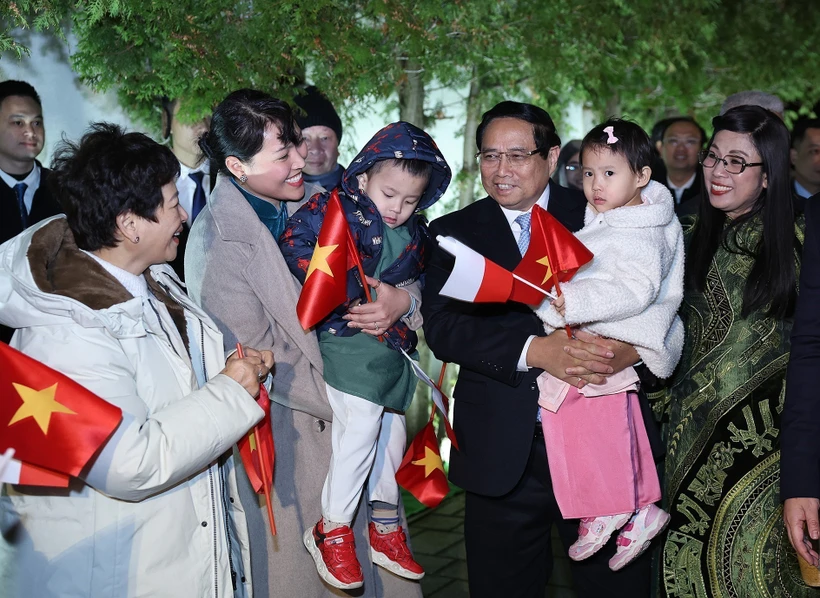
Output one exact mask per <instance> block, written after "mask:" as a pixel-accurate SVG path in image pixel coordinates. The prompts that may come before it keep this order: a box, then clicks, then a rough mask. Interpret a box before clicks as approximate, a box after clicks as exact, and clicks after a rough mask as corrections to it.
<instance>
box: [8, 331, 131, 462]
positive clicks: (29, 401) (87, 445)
mask: <svg viewBox="0 0 820 598" xmlns="http://www.w3.org/2000/svg"><path fill="white" fill-rule="evenodd" d="M55 350H56V348H55ZM120 420H122V411H121V410H120V409H119V408H118V407H115V406H114V405H112V404H111V403H109V402H107V401H105V400H103V399H101V398H100V397H98V396H97V395H95V394H94V393H92V392H90V391H89V390H87V389H86V388H85V387H83V386H82V385H80V384H78V383H77V382H75V381H74V380H72V379H71V378H69V377H67V376H64V375H63V374H61V373H59V372H57V371H56V370H53V369H51V368H50V367H48V366H46V365H45V364H43V363H40V362H39V361H37V360H36V359H32V358H31V357H29V356H28V355H25V354H23V353H21V352H20V351H17V350H16V349H13V348H11V347H10V346H8V345H6V344H4V343H0V452H2V451H5V450H6V449H8V448H13V449H14V450H15V459H17V460H19V461H22V462H23V463H26V464H30V465H36V466H40V467H44V468H46V469H49V470H52V471H53V472H57V473H61V474H67V475H71V476H77V475H79V473H80V471H81V470H82V469H83V468H84V467H85V465H86V463H88V461H89V459H91V457H92V456H93V455H94V454H95V453H96V452H97V450H98V449H99V448H100V447H101V446H102V445H103V444H104V443H105V442H106V440H108V438H109V437H110V436H111V434H112V433H113V432H114V430H115V429H116V428H117V426H118V425H119V423H120Z"/></svg>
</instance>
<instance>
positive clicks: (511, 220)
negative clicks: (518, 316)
mask: <svg viewBox="0 0 820 598" xmlns="http://www.w3.org/2000/svg"><path fill="white" fill-rule="evenodd" d="M549 202H550V186H549V183H547V187H546V188H545V189H544V192H543V193H542V194H541V197H539V198H538V201H536V202H535V203H536V204H538V205H539V206H540V207H542V208H543V209H545V210H546V209H547V206H548V205H549ZM499 207H500V208H501V211H502V212H503V213H504V217H505V218H506V219H507V223H508V224H509V225H510V230H512V234H513V237H515V242H516V243H518V239H519V238H521V225H520V224H518V223H517V222H516V221H515V219H516V218H518V217H519V216H520V215H521V214H526V213H527V212H530V211H532V208H530V209H529V210H524V211H523V212H522V211H520V210H510V209H509V208H505V207H504V206H501V205H500V206H499ZM534 338H535V335H534V334H533V335H531V336H530V338H528V339H527V342H526V343H524V348H523V349H522V350H521V356H520V357H519V358H518V367H517V368H516V369H517V370H518V371H519V372H526V371H527V370H528V369H530V367H529V366H528V365H527V351H528V350H529V348H530V343H532V339H534Z"/></svg>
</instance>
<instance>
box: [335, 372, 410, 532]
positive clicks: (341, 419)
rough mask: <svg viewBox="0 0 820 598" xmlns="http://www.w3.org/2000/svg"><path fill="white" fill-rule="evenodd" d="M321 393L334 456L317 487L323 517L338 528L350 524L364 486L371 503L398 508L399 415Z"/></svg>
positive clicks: (403, 435) (402, 440)
mask: <svg viewBox="0 0 820 598" xmlns="http://www.w3.org/2000/svg"><path fill="white" fill-rule="evenodd" d="M325 387H326V388H327V398H328V401H329V402H330V408H331V409H332V410H333V426H332V435H331V446H332V448H333V454H332V455H331V457H330V469H329V470H328V472H327V478H325V485H324V486H323V487H322V516H323V517H325V518H326V519H328V520H330V521H334V522H337V523H349V522H351V521H353V515H354V514H355V513H356V507H357V506H358V504H359V501H360V499H361V496H362V490H363V489H364V485H365V483H367V485H368V498H369V501H370V502H373V501H381V502H386V503H389V504H392V505H397V504H398V503H399V487H398V484H396V470H397V469H398V468H399V465H400V464H401V460H402V458H403V457H404V450H405V446H406V444H407V424H406V422H405V418H404V415H402V414H399V413H393V412H391V411H385V410H384V407H382V406H381V405H376V404H375V403H371V402H370V401H367V400H365V399H362V398H361V397H357V396H354V395H351V394H347V393H345V392H342V391H340V390H337V389H335V388H333V387H331V386H329V385H327V384H325ZM368 476H369V479H368Z"/></svg>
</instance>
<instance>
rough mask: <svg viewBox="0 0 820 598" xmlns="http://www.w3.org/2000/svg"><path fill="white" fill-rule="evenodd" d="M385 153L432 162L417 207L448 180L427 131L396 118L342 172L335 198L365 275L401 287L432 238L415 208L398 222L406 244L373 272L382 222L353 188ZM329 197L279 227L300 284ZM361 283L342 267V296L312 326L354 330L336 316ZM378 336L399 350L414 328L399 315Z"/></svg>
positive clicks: (356, 296) (407, 346)
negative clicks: (394, 257)
mask: <svg viewBox="0 0 820 598" xmlns="http://www.w3.org/2000/svg"><path fill="white" fill-rule="evenodd" d="M390 158H398V159H416V160H424V161H425V162H429V163H430V164H431V165H432V166H433V171H432V174H431V176H430V182H429V183H428V184H427V188H426V189H425V191H424V194H423V195H422V197H421V199H420V200H419V205H418V210H419V211H420V210H424V209H426V208H428V207H430V206H431V205H433V204H434V203H435V202H436V201H438V200H439V198H440V197H441V196H442V195H443V194H444V191H445V190H446V189H447V185H449V184H450V178H451V174H450V167H449V166H448V165H447V162H446V161H445V160H444V156H442V155H441V152H440V151H439V149H438V147H436V144H435V142H434V141H433V139H432V138H431V137H430V136H429V135H428V134H427V133H425V132H424V131H422V130H421V129H419V128H418V127H416V126H414V125H411V124H410V123H406V122H397V123H392V124H390V125H387V126H386V127H384V128H383V129H382V130H380V131H379V132H378V133H376V135H375V136H374V137H373V138H372V139H371V140H370V141H369V142H368V143H367V145H366V146H365V147H364V149H363V150H362V151H361V152H359V155H358V156H356V158H355V159H354V160H353V162H351V163H350V166H348V167H347V169H346V170H345V172H344V174H343V175H342V183H341V185H340V187H339V200H340V201H341V204H342V209H343V210H344V212H345V215H346V216H347V222H348V224H349V225H350V231H351V233H352V235H353V240H354V242H355V243H356V247H357V249H358V251H359V255H360V256H361V260H362V266H363V268H364V271H365V274H367V275H368V276H373V277H375V278H379V279H380V280H382V281H383V282H386V283H387V284H390V285H393V286H395V287H403V286H406V285H408V284H411V283H413V282H415V281H416V280H418V279H419V277H420V276H421V274H422V272H423V271H424V267H425V265H426V264H427V260H428V259H429V257H430V252H431V250H432V240H431V239H430V234H429V232H428V231H427V223H426V221H425V219H424V216H422V215H421V214H419V213H418V212H417V213H415V214H413V215H412V216H411V217H410V219H409V220H408V221H407V222H406V223H405V225H404V226H406V227H407V229H408V231H409V232H410V236H411V241H410V243H409V244H408V245H407V246H406V247H405V249H404V251H402V253H401V255H399V257H398V259H397V260H396V261H395V262H393V264H391V265H390V266H389V267H387V268H386V269H385V270H383V272H382V273H381V274H379V273H377V272H375V270H376V266H377V265H378V263H379V257H380V256H381V249H382V227H384V226H385V224H384V223H383V222H382V219H381V216H380V214H379V212H378V210H377V209H376V206H375V205H374V204H373V202H372V201H371V200H370V198H369V197H367V195H365V194H364V193H363V192H362V191H361V190H360V189H359V181H358V179H357V178H356V176H357V175H359V174H362V173H363V172H365V171H367V170H368V169H369V168H370V167H371V166H373V164H374V163H375V162H377V161H379V160H385V159H390ZM329 198H330V192H325V193H319V194H316V195H314V196H313V197H311V198H310V199H309V200H308V201H307V202H306V203H305V205H303V206H302V207H301V208H299V210H298V211H297V212H296V213H295V214H293V216H291V217H290V219H289V220H288V224H287V226H286V228H285V232H284V233H282V236H281V237H280V239H279V246H280V248H281V249H282V255H283V256H284V257H285V261H286V262H287V264H288V266H289V267H290V270H291V272H293V274H294V276H296V278H298V279H299V281H300V282H301V283H302V284H304V282H305V275H306V274H307V268H308V265H309V264H310V258H311V257H312V256H313V249H314V247H315V245H316V240H317V239H318V237H319V229H320V228H321V226H322V221H323V220H324V216H325V213H326V212H327V202H328V199H329ZM363 282H364V281H360V280H359V274H358V271H357V270H356V269H355V268H354V269H352V270H350V272H348V276H347V301H346V302H345V303H344V304H342V305H340V306H339V307H337V308H336V310H334V312H333V313H331V314H330V315H329V316H328V317H327V318H326V319H325V320H324V321H322V322H321V323H320V324H319V325H318V326H317V329H318V330H324V331H330V332H332V333H333V334H336V335H337V336H351V335H353V334H356V333H358V332H359V330H358V329H355V328H348V326H347V322H346V321H345V320H343V319H342V316H343V315H344V314H346V313H347V311H348V309H349V308H350V307H351V306H352V304H353V303H354V302H359V301H361V302H364V301H366V298H365V293H364V287H363V286H362V283H363ZM384 338H385V342H387V344H388V345H389V346H391V347H392V348H394V349H399V348H402V349H404V350H405V351H411V350H412V349H413V348H415V346H416V342H417V340H418V339H417V336H416V334H415V332H413V331H411V330H410V329H409V328H408V327H407V325H406V324H404V322H402V321H401V320H399V321H397V322H396V323H395V324H393V326H391V327H390V328H388V329H387V331H386V332H385V333H384Z"/></svg>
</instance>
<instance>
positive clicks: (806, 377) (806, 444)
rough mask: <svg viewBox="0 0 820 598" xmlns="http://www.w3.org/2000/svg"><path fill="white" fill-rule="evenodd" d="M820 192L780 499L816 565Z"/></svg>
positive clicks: (806, 266)
mask: <svg viewBox="0 0 820 598" xmlns="http://www.w3.org/2000/svg"><path fill="white" fill-rule="evenodd" d="M818 200H820V194H818V195H814V196H812V197H811V198H809V200H808V201H807V202H806V237H805V242H804V244H803V259H802V261H801V266H800V268H801V270H800V295H799V296H798V298H797V307H796V310H795V314H794V328H792V346H791V355H790V357H789V370H788V377H787V379H786V403H785V407H784V409H783V420H782V430H781V433H780V447H781V449H780V450H781V456H780V498H781V500H783V501H784V504H783V519H784V520H785V522H786V530H787V531H788V533H789V540H790V541H791V543H792V546H794V548H795V550H797V552H798V553H799V554H800V555H801V556H802V557H803V558H804V559H806V560H807V561H809V562H810V563H812V564H813V565H814V566H818V564H820V559H818V553H817V550H816V549H814V548H812V547H811V544H810V543H809V542H808V541H806V540H805V539H804V535H805V536H808V537H811V538H812V539H814V540H817V539H818V538H820V519H819V518H818V509H820V390H818V388H820V386H818V372H820V205H818V203H820V202H818Z"/></svg>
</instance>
